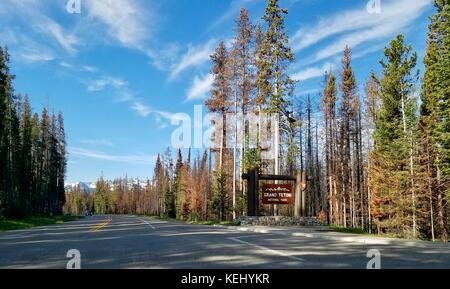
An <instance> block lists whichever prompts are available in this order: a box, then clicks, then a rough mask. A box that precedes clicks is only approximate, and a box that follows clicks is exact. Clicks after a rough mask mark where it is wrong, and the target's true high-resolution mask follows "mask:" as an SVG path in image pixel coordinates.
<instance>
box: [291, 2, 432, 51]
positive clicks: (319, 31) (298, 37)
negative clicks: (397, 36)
mask: <svg viewBox="0 0 450 289" xmlns="http://www.w3.org/2000/svg"><path fill="white" fill-rule="evenodd" d="M431 2H432V1H431V0H415V1H410V0H384V1H383V6H382V12H381V13H380V14H369V13H368V12H367V10H366V5H365V2H364V5H362V6H361V7H360V8H358V9H355V10H349V11H339V12H337V13H336V14H335V15H331V16H326V17H323V18H322V19H321V20H319V22H318V23H316V24H315V25H312V26H306V27H302V28H301V29H299V30H298V31H297V32H296V33H295V35H294V36H293V37H292V39H291V45H292V47H293V49H294V50H295V51H299V50H301V49H303V48H306V47H309V46H311V45H314V44H316V43H318V42H320V41H322V40H324V39H326V38H328V37H330V36H333V35H339V34H342V33H346V32H352V31H358V30H367V31H370V30H372V29H374V27H378V26H391V30H400V29H401V28H403V27H404V26H405V25H407V24H409V23H412V22H414V20H415V19H416V18H417V17H418V16H420V15H421V14H422V13H423V12H424V9H423V8H425V7H426V6H428V5H430V4H431ZM385 33H386V36H389V35H388V30H387V29H385Z"/></svg>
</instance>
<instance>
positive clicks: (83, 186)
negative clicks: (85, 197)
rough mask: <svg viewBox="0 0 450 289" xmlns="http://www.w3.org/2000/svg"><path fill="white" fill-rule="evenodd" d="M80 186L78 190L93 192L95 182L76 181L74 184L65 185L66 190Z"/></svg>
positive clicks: (72, 189)
mask: <svg viewBox="0 0 450 289" xmlns="http://www.w3.org/2000/svg"><path fill="white" fill-rule="evenodd" d="M78 187H79V188H80V191H82V192H85V193H88V194H92V193H94V192H95V183H92V182H76V183H74V184H67V185H66V192H70V191H74V190H76V189H78Z"/></svg>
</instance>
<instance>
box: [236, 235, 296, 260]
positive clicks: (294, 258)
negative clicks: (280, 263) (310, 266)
mask: <svg viewBox="0 0 450 289" xmlns="http://www.w3.org/2000/svg"><path fill="white" fill-rule="evenodd" d="M228 239H229V240H232V241H235V242H237V243H241V244H245V245H248V246H251V247H255V248H258V249H261V250H265V251H268V252H271V253H273V254H275V255H280V256H283V257H286V258H289V259H292V260H295V261H299V262H304V260H303V259H300V258H297V257H295V256H291V255H288V254H286V253H283V252H280V251H277V250H273V249H270V248H267V247H263V246H260V245H256V244H252V243H250V242H246V241H243V240H240V239H239V238H228Z"/></svg>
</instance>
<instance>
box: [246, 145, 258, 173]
mask: <svg viewBox="0 0 450 289" xmlns="http://www.w3.org/2000/svg"><path fill="white" fill-rule="evenodd" d="M260 165H261V149H259V148H249V149H247V150H246V151H245V152H244V158H243V167H244V170H243V171H244V172H248V171H249V170H251V169H255V168H258V167H260Z"/></svg>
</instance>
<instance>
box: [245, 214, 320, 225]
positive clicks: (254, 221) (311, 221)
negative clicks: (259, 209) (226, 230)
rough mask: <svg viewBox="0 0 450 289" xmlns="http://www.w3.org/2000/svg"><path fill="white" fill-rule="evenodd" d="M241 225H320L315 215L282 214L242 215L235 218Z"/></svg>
mask: <svg viewBox="0 0 450 289" xmlns="http://www.w3.org/2000/svg"><path fill="white" fill-rule="evenodd" d="M237 223H239V224H240V225H241V226H272V227H289V226H322V225H323V224H320V223H319V221H318V220H317V218H315V217H298V218H295V217H282V216H276V217H274V216H264V217H247V216H243V217H240V218H239V219H238V220H237Z"/></svg>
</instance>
